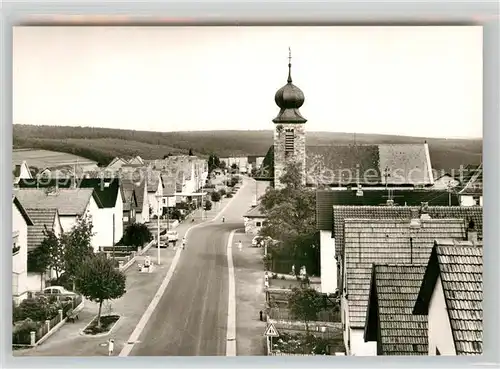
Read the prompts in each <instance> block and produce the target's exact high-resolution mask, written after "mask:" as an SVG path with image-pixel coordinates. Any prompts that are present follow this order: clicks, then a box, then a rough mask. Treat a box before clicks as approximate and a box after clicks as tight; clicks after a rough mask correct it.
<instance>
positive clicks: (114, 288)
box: [75, 254, 126, 328]
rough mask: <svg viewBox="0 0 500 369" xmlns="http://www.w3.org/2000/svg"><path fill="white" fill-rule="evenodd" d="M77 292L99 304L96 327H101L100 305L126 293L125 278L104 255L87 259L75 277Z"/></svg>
mask: <svg viewBox="0 0 500 369" xmlns="http://www.w3.org/2000/svg"><path fill="white" fill-rule="evenodd" d="M75 280H76V285H77V287H78V291H79V292H80V293H81V294H82V295H83V296H85V297H86V298H87V299H89V300H91V301H94V302H96V303H97V304H99V311H98V313H97V327H98V328H100V327H101V311H102V304H103V302H104V301H106V300H113V299H117V298H120V297H121V296H123V295H124V294H125V292H126V290H125V281H126V277H125V274H123V273H122V272H121V271H119V270H118V269H116V268H115V267H114V264H113V260H112V259H107V258H106V256H105V255H104V254H99V255H96V256H94V257H88V258H87V259H86V260H85V261H84V263H83V264H82V267H81V268H80V269H79V270H78V274H77V275H76V279H75Z"/></svg>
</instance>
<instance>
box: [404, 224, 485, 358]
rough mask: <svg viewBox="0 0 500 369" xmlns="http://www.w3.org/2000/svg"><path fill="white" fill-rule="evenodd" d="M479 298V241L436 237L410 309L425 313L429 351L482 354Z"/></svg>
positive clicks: (480, 272) (480, 289) (481, 317)
mask: <svg viewBox="0 0 500 369" xmlns="http://www.w3.org/2000/svg"><path fill="white" fill-rule="evenodd" d="M470 233H475V232H474V231H472V232H469V235H470ZM482 302H483V245H482V243H481V242H478V241H477V240H476V239H475V235H474V237H473V238H472V239H471V238H469V240H468V242H457V241H455V240H445V241H444V242H443V240H436V242H435V244H434V247H433V250H432V253H431V256H430V258H429V261H428V263H427V268H426V270H425V275H424V278H423V280H422V283H421V286H420V290H419V294H418V297H417V301H416V303H415V305H414V310H413V313H414V314H416V315H427V318H428V322H429V323H428V324H429V329H428V341H429V351H428V355H430V356H436V355H443V356H444V355H446V356H455V355H481V354H482V353H483V307H482Z"/></svg>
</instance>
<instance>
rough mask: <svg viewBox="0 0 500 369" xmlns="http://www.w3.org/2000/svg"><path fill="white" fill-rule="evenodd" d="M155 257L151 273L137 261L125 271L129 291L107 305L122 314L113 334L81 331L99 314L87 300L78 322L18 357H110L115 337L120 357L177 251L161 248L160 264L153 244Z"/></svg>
mask: <svg viewBox="0 0 500 369" xmlns="http://www.w3.org/2000/svg"><path fill="white" fill-rule="evenodd" d="M230 200H231V199H226V198H224V199H223V201H222V202H221V204H220V206H218V207H217V208H216V209H215V207H214V209H212V210H210V211H207V212H205V219H203V220H202V219H201V210H197V211H196V212H195V213H194V214H193V216H192V217H193V218H194V219H195V220H194V222H192V221H191V218H192V217H189V218H188V219H186V220H185V221H184V222H183V223H181V224H180V225H179V226H177V227H176V231H177V232H179V238H182V237H183V236H184V234H185V233H186V231H187V230H188V228H190V227H192V226H193V225H196V224H200V223H203V222H205V221H208V220H211V219H213V218H214V217H215V216H217V214H218V213H219V211H220V210H221V209H223V208H224V206H225V205H226V204H227V202H229V201H230ZM146 255H148V256H150V257H151V261H152V262H153V263H154V266H155V269H154V271H153V272H152V273H151V274H149V273H140V272H139V271H138V269H137V262H136V263H134V265H132V266H131V267H130V268H128V269H127V270H126V271H125V275H126V276H127V282H126V291H127V292H126V293H125V295H124V296H123V297H121V298H120V299H118V300H113V301H111V312H110V311H108V310H107V309H106V308H105V306H106V303H104V304H103V311H102V314H108V313H111V314H118V315H121V318H120V320H119V321H118V324H117V325H116V326H115V327H114V328H113V330H112V331H111V333H110V334H109V335H107V336H104V337H91V336H83V335H81V334H80V331H81V330H83V329H84V328H85V326H86V325H87V324H88V323H90V321H91V320H92V319H93V318H94V316H95V315H96V314H97V311H98V306H97V304H95V303H93V302H91V301H87V300H85V306H84V308H83V310H82V311H81V312H80V317H79V318H80V319H79V320H77V321H76V323H66V324H64V325H63V326H62V327H61V328H60V329H59V330H58V331H57V332H55V333H54V334H53V335H52V336H51V337H50V338H49V339H48V340H47V341H46V342H44V343H43V344H42V345H40V346H38V347H35V348H31V349H26V350H16V351H13V355H14V356H107V355H108V352H107V350H108V349H107V346H106V345H105V344H106V342H107V340H108V339H110V338H113V339H114V340H115V347H114V355H115V356H117V355H118V354H119V353H120V351H121V349H122V348H123V346H124V344H125V343H126V341H127V340H128V338H129V337H130V335H131V334H132V332H133V331H134V329H135V327H136V325H137V324H138V323H139V320H140V319H141V317H142V315H143V313H144V311H145V310H146V309H147V307H148V306H149V304H150V302H151V300H152V298H153V296H154V295H155V294H156V292H157V290H158V288H159V287H160V285H161V283H162V281H163V279H164V278H165V276H166V275H167V272H168V270H169V268H170V265H171V262H172V259H173V258H174V255H175V250H174V249H173V248H172V247H171V246H169V247H168V248H162V249H160V265H159V266H158V265H157V264H156V263H157V255H158V250H157V248H156V247H151V248H150V249H149V250H148V251H147V252H145V253H144V255H143V256H142V258H145V257H146ZM138 260H141V258H140V257H139V258H138Z"/></svg>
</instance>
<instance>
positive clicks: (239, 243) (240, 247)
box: [238, 241, 243, 251]
mask: <svg viewBox="0 0 500 369" xmlns="http://www.w3.org/2000/svg"><path fill="white" fill-rule="evenodd" d="M242 248H243V244H242V243H241V241H239V242H238V250H240V251H241V249H242Z"/></svg>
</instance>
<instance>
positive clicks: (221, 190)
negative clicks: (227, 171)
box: [219, 188, 226, 197]
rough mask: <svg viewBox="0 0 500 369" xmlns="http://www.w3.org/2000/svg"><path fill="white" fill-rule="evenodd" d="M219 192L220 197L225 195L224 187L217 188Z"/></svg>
mask: <svg viewBox="0 0 500 369" xmlns="http://www.w3.org/2000/svg"><path fill="white" fill-rule="evenodd" d="M219 194H220V196H221V197H222V196H226V190H225V189H223V188H221V189H220V190H219Z"/></svg>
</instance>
